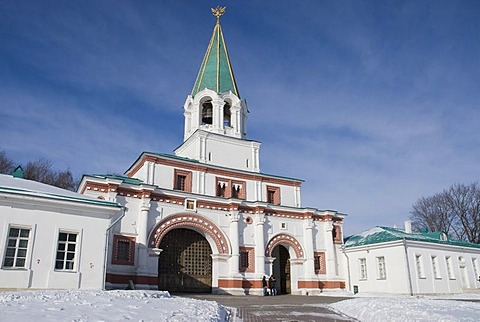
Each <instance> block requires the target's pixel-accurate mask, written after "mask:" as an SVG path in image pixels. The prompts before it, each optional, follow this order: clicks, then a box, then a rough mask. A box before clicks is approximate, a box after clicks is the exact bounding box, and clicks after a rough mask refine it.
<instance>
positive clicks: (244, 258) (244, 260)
mask: <svg viewBox="0 0 480 322" xmlns="http://www.w3.org/2000/svg"><path fill="white" fill-rule="evenodd" d="M247 267H248V250H242V251H240V268H245V269H246V268H247Z"/></svg>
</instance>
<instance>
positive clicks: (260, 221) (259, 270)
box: [254, 213, 265, 278]
mask: <svg viewBox="0 0 480 322" xmlns="http://www.w3.org/2000/svg"><path fill="white" fill-rule="evenodd" d="M254 222H255V263H256V265H255V274H256V275H257V277H258V278H261V277H263V276H264V275H265V229H264V224H265V214H263V213H258V214H256V215H255V218H254Z"/></svg>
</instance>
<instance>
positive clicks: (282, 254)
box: [272, 245, 292, 294]
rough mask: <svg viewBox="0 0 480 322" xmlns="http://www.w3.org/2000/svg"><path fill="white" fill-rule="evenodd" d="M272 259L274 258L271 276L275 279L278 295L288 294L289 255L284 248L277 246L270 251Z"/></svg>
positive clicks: (290, 290)
mask: <svg viewBox="0 0 480 322" xmlns="http://www.w3.org/2000/svg"><path fill="white" fill-rule="evenodd" d="M272 257H275V261H274V262H273V274H274V275H275V276H276V277H277V281H278V282H277V288H278V291H279V293H280V294H290V293H291V292H292V289H291V284H290V283H291V279H290V254H289V253H288V249H287V248H285V246H282V245H279V246H277V247H275V249H274V250H273V251H272Z"/></svg>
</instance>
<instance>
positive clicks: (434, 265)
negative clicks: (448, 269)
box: [431, 256, 442, 278]
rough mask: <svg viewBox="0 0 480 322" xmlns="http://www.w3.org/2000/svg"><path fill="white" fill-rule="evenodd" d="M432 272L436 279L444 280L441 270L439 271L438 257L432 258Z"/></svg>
mask: <svg viewBox="0 0 480 322" xmlns="http://www.w3.org/2000/svg"><path fill="white" fill-rule="evenodd" d="M431 258H432V271H433V277H434V278H442V276H441V275H440V270H439V269H438V263H437V256H432V257H431Z"/></svg>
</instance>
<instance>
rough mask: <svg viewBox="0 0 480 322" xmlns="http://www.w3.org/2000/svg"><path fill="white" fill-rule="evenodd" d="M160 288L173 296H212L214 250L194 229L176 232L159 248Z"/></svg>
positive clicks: (182, 229)
mask: <svg viewBox="0 0 480 322" xmlns="http://www.w3.org/2000/svg"><path fill="white" fill-rule="evenodd" d="M159 248H160V249H163V251H162V252H161V253H160V256H159V258H158V287H159V289H160V290H162V291H169V292H171V293H211V292H212V257H211V256H210V255H211V254H212V249H211V248H210V245H209V244H208V242H207V240H206V239H205V237H203V236H202V235H200V234H199V233H197V232H196V231H193V230H190V229H184V228H180V229H174V230H172V231H170V232H169V233H167V234H166V235H165V237H164V238H163V239H162V241H161V242H160V245H159Z"/></svg>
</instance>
